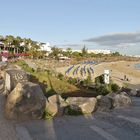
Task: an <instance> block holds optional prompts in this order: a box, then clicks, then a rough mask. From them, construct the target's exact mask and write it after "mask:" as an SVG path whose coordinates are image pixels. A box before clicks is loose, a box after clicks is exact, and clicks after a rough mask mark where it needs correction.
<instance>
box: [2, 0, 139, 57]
mask: <svg viewBox="0 0 140 140" xmlns="http://www.w3.org/2000/svg"><path fill="white" fill-rule="evenodd" d="M0 13H1V14H0V34H1V35H4V36H5V35H9V34H11V35H14V36H21V37H26V38H31V39H33V40H36V41H41V42H50V43H51V44H52V45H56V46H58V47H63V48H67V47H72V48H73V49H81V48H82V47H83V46H84V45H85V46H86V47H87V48H88V49H110V50H112V51H119V52H121V53H123V54H130V55H140V0H0Z"/></svg>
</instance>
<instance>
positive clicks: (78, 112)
mask: <svg viewBox="0 0 140 140" xmlns="http://www.w3.org/2000/svg"><path fill="white" fill-rule="evenodd" d="M65 113H66V114H67V115H71V116H78V115H82V114H83V113H82V111H81V110H80V109H79V110H74V109H72V108H71V107H70V106H68V107H66V108H65Z"/></svg>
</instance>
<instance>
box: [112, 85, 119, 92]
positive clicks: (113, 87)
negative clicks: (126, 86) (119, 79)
mask: <svg viewBox="0 0 140 140" xmlns="http://www.w3.org/2000/svg"><path fill="white" fill-rule="evenodd" d="M111 90H112V91H113V92H117V91H119V90H120V87H119V86H118V85H117V84H115V83H113V84H111Z"/></svg>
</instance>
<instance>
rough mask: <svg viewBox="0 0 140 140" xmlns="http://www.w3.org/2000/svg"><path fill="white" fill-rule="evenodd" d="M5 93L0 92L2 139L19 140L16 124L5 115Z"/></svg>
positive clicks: (0, 129) (0, 135)
mask: <svg viewBox="0 0 140 140" xmlns="http://www.w3.org/2000/svg"><path fill="white" fill-rule="evenodd" d="M4 101H5V97H4V95H2V94H0V110H1V113H0V140H18V136H17V134H16V131H15V127H14V125H13V124H12V123H11V122H9V121H8V120H6V119H5V117H4V109H3V108H4Z"/></svg>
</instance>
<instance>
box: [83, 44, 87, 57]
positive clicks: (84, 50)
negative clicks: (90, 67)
mask: <svg viewBox="0 0 140 140" xmlns="http://www.w3.org/2000/svg"><path fill="white" fill-rule="evenodd" d="M87 51H88V50H87V48H86V46H84V47H83V48H82V56H86V55H87Z"/></svg>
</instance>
